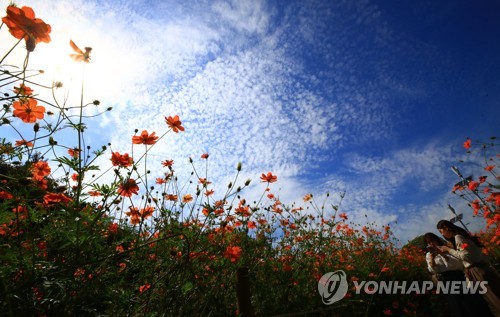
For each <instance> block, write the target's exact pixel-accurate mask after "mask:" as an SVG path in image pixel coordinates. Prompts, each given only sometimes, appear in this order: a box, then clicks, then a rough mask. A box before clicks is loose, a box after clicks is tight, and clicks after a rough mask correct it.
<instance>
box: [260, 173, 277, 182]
mask: <svg viewBox="0 0 500 317" xmlns="http://www.w3.org/2000/svg"><path fill="white" fill-rule="evenodd" d="M260 179H261V180H262V182H267V183H274V182H276V181H278V176H275V175H273V174H272V173H271V172H268V173H267V175H266V174H264V173H262V176H261V177H260Z"/></svg>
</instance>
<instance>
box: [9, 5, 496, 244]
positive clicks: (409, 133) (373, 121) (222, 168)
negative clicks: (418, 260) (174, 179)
mask: <svg viewBox="0 0 500 317" xmlns="http://www.w3.org/2000/svg"><path fill="white" fill-rule="evenodd" d="M4 2H5V5H6V4H7V2H6V1H4ZM18 4H19V5H30V6H32V7H33V8H34V9H35V11H36V13H37V16H39V17H41V18H42V19H44V20H45V21H46V22H47V23H49V24H51V25H52V28H53V34H52V38H53V43H51V45H45V44H40V45H39V47H38V48H37V52H36V53H39V59H40V61H39V63H41V65H44V67H47V68H49V69H50V68H51V67H53V66H50V65H52V64H53V65H56V66H54V69H55V70H54V71H53V72H50V71H48V72H47V74H48V75H47V76H49V75H51V74H52V75H53V76H54V77H56V78H58V76H59V77H61V78H65V79H64V80H66V82H69V83H70V84H68V85H66V86H65V87H72V86H71V83H73V82H74V83H75V84H74V86H76V87H77V86H78V85H77V84H76V83H77V81H78V80H77V79H76V78H77V77H78V76H77V75H74V77H72V76H73V75H70V71H68V70H69V67H70V66H68V64H64V65H62V64H60V63H62V62H61V61H62V60H63V59H64V58H65V57H64V56H66V55H67V53H68V51H67V50H68V49H69V48H68V45H67V43H68V40H69V38H72V39H73V40H74V41H75V42H76V43H77V44H78V45H79V46H81V47H84V46H92V47H93V49H94V50H93V61H92V63H91V64H90V65H89V66H88V68H87V70H86V72H87V75H88V76H89V77H88V79H87V81H86V86H87V87H88V88H87V96H88V98H89V100H92V99H99V100H100V101H101V102H102V104H103V107H104V106H105V107H108V106H112V107H113V109H114V110H113V111H112V112H111V113H110V114H108V115H106V116H104V117H101V118H99V119H98V120H94V121H92V124H93V125H94V127H95V129H94V130H93V131H95V132H92V133H91V134H90V136H89V137H90V142H91V144H93V145H94V146H99V145H100V144H106V143H107V142H108V141H110V142H111V143H112V144H113V148H114V149H115V150H119V151H120V152H127V151H129V150H130V137H131V135H132V134H133V130H134V129H135V128H137V129H140V130H142V129H147V130H148V131H153V130H156V131H161V130H162V129H164V123H163V116H165V115H174V114H178V115H179V116H180V117H181V119H182V121H183V123H184V126H185V127H186V132H185V133H183V134H178V135H168V137H167V138H166V139H165V140H164V141H162V142H163V143H162V145H161V146H158V147H157V148H156V149H155V150H154V151H153V153H152V161H151V162H155V161H156V162H157V164H156V165H157V166H156V167H155V166H151V169H152V170H153V172H156V173H158V174H161V166H160V165H159V162H160V160H164V159H174V160H175V161H176V164H178V166H177V169H179V170H180V171H181V172H182V171H183V169H184V168H185V170H184V172H186V173H187V172H188V171H190V170H189V166H188V165H187V164H185V163H184V162H187V158H188V157H193V158H199V156H200V155H201V154H202V153H205V152H208V153H210V166H209V177H210V179H212V180H214V181H219V183H220V184H222V185H221V188H224V187H225V186H226V184H227V182H228V181H229V180H230V179H231V178H232V177H233V176H234V173H235V166H236V164H237V163H238V162H242V163H243V170H244V173H243V174H244V175H243V177H242V181H243V182H244V181H245V180H246V178H251V179H253V181H254V186H253V187H251V188H250V189H249V190H248V192H247V194H248V195H249V196H254V197H258V196H259V193H261V190H262V189H263V185H262V184H258V178H259V175H260V173H262V172H268V171H272V172H273V173H275V174H277V175H278V177H279V182H278V183H277V184H273V186H274V187H272V188H273V190H274V191H275V193H278V192H279V194H280V197H282V199H281V200H282V201H284V202H289V203H291V202H292V201H301V198H302V197H303V196H304V195H305V194H307V193H313V194H315V196H317V197H319V196H321V195H322V194H324V193H325V192H327V191H329V192H330V193H332V194H335V193H338V192H341V191H346V193H347V194H346V198H345V201H344V202H343V211H346V212H347V214H348V215H349V218H350V220H353V221H355V222H359V223H363V222H365V221H366V219H368V221H374V222H376V223H379V224H386V223H394V221H397V225H395V226H394V228H395V233H396V235H397V236H398V237H399V238H400V239H401V240H403V242H404V241H406V240H408V239H411V238H413V237H414V236H416V235H418V234H421V233H424V232H426V231H435V229H434V228H435V223H436V222H437V221H438V220H439V219H441V218H443V217H445V218H449V217H450V216H451V213H450V212H449V211H448V210H447V209H446V205H447V204H448V203H451V204H453V205H455V206H457V207H458V208H457V210H460V209H462V210H463V211H464V213H466V214H469V213H470V212H469V211H468V210H466V209H465V208H464V205H463V203H462V202H460V201H457V200H456V199H455V198H453V197H452V196H451V194H450V188H451V187H452V185H453V184H454V183H455V182H456V181H457V179H456V176H455V175H454V174H453V173H451V170H450V166H451V165H454V164H456V162H457V160H458V159H460V158H462V157H463V156H464V155H463V151H462V150H463V149H462V148H461V144H462V143H463V141H464V140H465V138H466V137H471V138H472V139H473V140H476V139H479V140H485V139H487V138H489V137H490V136H492V135H495V134H496V135H498V132H499V131H500V121H499V120H498V118H499V117H500V107H499V105H498V103H499V100H500V61H499V58H498V57H499V56H500V42H499V41H498V39H499V38H500V23H499V22H498V17H499V16H500V5H499V4H498V3H497V2H496V1H493V0H484V1H460V0H457V1H370V0H363V1H355V0H349V1H258V0H254V1H123V0H122V1H120V0H119V1H91V0H86V1H81V0H71V1H69V0H60V1H41V0H40V1H39V0H34V1H26V2H24V3H21V2H19V3H18ZM58 54H59V55H58ZM61 54H62V55H61ZM48 56H50V57H51V58H50V59H51V60H52V61H53V63H52V64H50V65H49V64H47V58H48ZM54 56H60V57H58V58H54ZM63 57H64V58H63ZM33 62H34V63H36V62H37V61H36V58H35V57H34V61H33ZM57 67H58V68H57ZM65 76H66V77H65ZM68 76H69V77H68ZM91 78H92V79H91ZM64 80H63V81H64ZM73 89H74V90H78V89H77V88H73ZM91 111H97V110H91ZM97 131H99V133H97ZM177 162H178V163H177ZM103 164H104V163H103ZM151 165H152V164H151ZM180 165H184V166H185V167H181V166H180ZM155 169H156V170H155ZM466 172H468V171H466ZM466 172H464V174H465V173H466ZM278 189H279V190H278ZM332 196H333V197H334V198H333V202H335V197H336V196H335V195H332ZM365 214H366V215H367V217H368V218H365V216H364V215H365ZM466 220H467V222H470V223H471V226H472V227H479V226H480V224H481V223H480V222H479V221H478V220H474V219H470V218H469V219H468V218H467V217H466Z"/></svg>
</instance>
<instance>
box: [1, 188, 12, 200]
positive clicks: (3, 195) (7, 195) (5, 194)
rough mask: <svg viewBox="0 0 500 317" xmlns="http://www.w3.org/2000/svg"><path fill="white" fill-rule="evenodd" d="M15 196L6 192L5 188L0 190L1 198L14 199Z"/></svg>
mask: <svg viewBox="0 0 500 317" xmlns="http://www.w3.org/2000/svg"><path fill="white" fill-rule="evenodd" d="M12 198H14V196H13V195H12V194H11V193H9V192H6V191H5V190H0V199H12Z"/></svg>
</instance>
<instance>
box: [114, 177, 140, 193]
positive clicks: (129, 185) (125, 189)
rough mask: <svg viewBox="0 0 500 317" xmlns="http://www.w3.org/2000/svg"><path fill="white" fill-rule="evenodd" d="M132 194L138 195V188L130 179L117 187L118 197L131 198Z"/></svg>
mask: <svg viewBox="0 0 500 317" xmlns="http://www.w3.org/2000/svg"><path fill="white" fill-rule="evenodd" d="M133 194H134V195H137V194H139V186H137V183H136V182H135V180H133V179H132V178H129V179H128V180H127V181H126V182H125V183H122V184H120V186H119V187H118V195H120V196H123V197H131V196H132V195H133Z"/></svg>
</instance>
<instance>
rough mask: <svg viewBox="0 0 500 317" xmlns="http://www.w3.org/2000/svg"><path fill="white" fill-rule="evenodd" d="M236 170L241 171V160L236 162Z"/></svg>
mask: <svg viewBox="0 0 500 317" xmlns="http://www.w3.org/2000/svg"><path fill="white" fill-rule="evenodd" d="M236 170H237V171H238V172H239V171H241V162H238V166H236Z"/></svg>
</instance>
